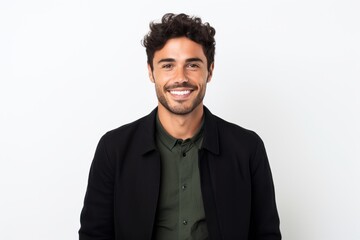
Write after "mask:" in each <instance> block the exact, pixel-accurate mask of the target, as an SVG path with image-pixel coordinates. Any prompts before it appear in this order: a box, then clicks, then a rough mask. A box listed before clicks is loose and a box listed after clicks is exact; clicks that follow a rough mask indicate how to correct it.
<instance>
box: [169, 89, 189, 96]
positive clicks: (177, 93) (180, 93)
mask: <svg viewBox="0 0 360 240" xmlns="http://www.w3.org/2000/svg"><path fill="white" fill-rule="evenodd" d="M170 93H171V94H174V95H186V94H189V93H190V90H185V91H174V90H173V91H170Z"/></svg>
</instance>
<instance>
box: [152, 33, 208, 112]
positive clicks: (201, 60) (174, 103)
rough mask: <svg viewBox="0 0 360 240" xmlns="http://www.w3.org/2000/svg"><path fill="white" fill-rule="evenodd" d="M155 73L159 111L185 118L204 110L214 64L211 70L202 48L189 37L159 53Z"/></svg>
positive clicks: (164, 48)
mask: <svg viewBox="0 0 360 240" xmlns="http://www.w3.org/2000/svg"><path fill="white" fill-rule="evenodd" d="M153 66H154V69H153V71H152V70H151V68H150V66H149V65H148V71H149V77H150V79H151V80H152V81H153V82H154V83H155V88H156V95H157V97H158V100H159V103H160V104H159V107H164V108H165V109H166V110H168V111H169V112H171V113H173V114H178V115H185V114H189V113H191V112H192V111H193V110H194V109H196V108H198V107H202V101H203V99H204V96H205V91H206V84H207V82H209V81H210V80H211V76H212V70H213V67H214V66H213V64H211V67H210V70H208V68H207V60H206V56H205V54H204V51H203V49H202V46H201V45H200V44H198V43H196V42H194V41H192V40H190V39H188V38H186V37H180V38H173V39H170V40H168V41H167V42H166V44H165V46H164V47H163V48H162V49H160V50H158V51H156V52H155V54H154V59H153Z"/></svg>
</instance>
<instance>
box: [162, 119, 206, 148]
mask: <svg viewBox="0 0 360 240" xmlns="http://www.w3.org/2000/svg"><path fill="white" fill-rule="evenodd" d="M203 132H204V118H202V120H201V125H200V128H199V129H198V130H197V131H196V133H195V134H194V136H193V137H192V138H189V139H185V140H183V139H177V138H174V137H173V136H171V135H170V134H169V133H168V132H167V131H166V130H165V128H164V127H163V126H162V124H161V122H160V119H159V116H158V114H156V135H157V136H158V137H159V139H160V141H161V142H162V143H163V144H164V145H165V146H166V147H167V148H168V149H169V150H172V149H173V148H174V147H175V146H176V145H177V143H179V142H184V143H185V142H186V143H191V144H195V146H196V147H197V148H198V149H200V148H201V144H202V137H203Z"/></svg>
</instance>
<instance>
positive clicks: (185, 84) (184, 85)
mask: <svg viewBox="0 0 360 240" xmlns="http://www.w3.org/2000/svg"><path fill="white" fill-rule="evenodd" d="M175 88H192V89H194V90H196V89H197V86H196V85H193V84H191V83H189V82H182V83H174V84H171V85H168V86H165V87H164V89H165V90H166V91H169V90H172V89H175Z"/></svg>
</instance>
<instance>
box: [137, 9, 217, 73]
mask: <svg viewBox="0 0 360 240" xmlns="http://www.w3.org/2000/svg"><path fill="white" fill-rule="evenodd" d="M214 36H215V29H214V28H213V27H211V26H210V24H209V23H202V21H201V18H199V17H194V16H189V15H186V14H184V13H181V14H177V15H176V14H173V13H167V14H165V15H164V16H163V17H162V19H161V22H160V23H155V22H151V23H150V31H149V33H148V34H147V35H145V37H144V39H143V41H142V44H143V46H144V47H145V48H146V54H147V62H148V64H149V65H150V67H151V70H153V69H154V66H153V58H154V54H155V52H156V51H158V50H160V49H161V48H163V47H164V45H165V44H166V42H167V41H168V40H169V39H171V38H177V37H187V38H189V39H190V40H192V41H194V42H196V43H198V44H200V45H201V46H202V47H203V50H204V54H205V56H206V59H207V63H208V66H207V67H208V69H210V66H211V64H212V63H213V62H214V55H215V38H214Z"/></svg>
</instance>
